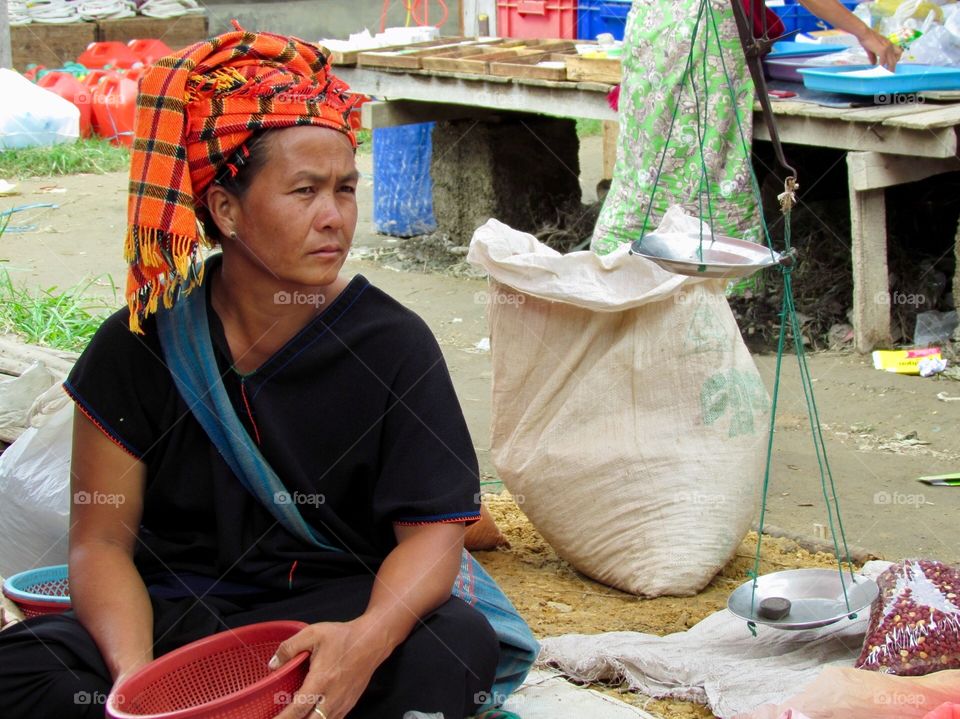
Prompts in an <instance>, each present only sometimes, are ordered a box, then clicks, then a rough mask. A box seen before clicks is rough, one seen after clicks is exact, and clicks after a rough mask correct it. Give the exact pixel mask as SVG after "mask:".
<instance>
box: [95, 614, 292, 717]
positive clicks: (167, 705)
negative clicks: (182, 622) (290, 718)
mask: <svg viewBox="0 0 960 719" xmlns="http://www.w3.org/2000/svg"><path fill="white" fill-rule="evenodd" d="M306 626H307V625H306V624H304V623H303V622H290V621H280V622H263V623H260V624H250V625H248V626H245V627H238V628H236V629H231V630H229V631H226V632H220V633H219V634H214V635H213V636H212V637H207V638H206V639H201V640H199V641H196V642H192V643H190V644H187V645H185V646H183V647H180V648H179V649H177V650H175V651H172V652H170V653H169V654H165V655H163V656H162V657H160V658H159V659H155V660H154V661H152V662H150V663H149V664H148V665H147V666H145V667H143V668H142V669H140V670H139V671H138V672H135V673H134V674H131V675H130V676H129V677H128V678H126V679H124V680H123V681H121V682H120V683H119V684H118V685H117V686H115V687H114V689H113V691H111V692H110V696H109V697H108V698H107V716H108V717H110V719H157V718H158V717H163V718H164V719H214V717H216V719H272V717H275V716H276V715H277V714H279V713H280V712H281V711H282V710H283V709H284V708H285V706H286V704H287V703H289V702H290V701H291V700H292V699H293V697H294V695H295V694H296V692H297V690H298V689H299V688H300V686H301V685H302V684H303V680H304V678H306V676H307V669H308V668H309V661H308V659H309V657H310V654H309V652H302V653H300V654H298V655H297V656H296V657H294V658H293V659H291V660H290V661H288V662H287V663H286V664H284V665H283V666H282V667H280V668H279V669H277V670H276V671H270V670H269V669H268V667H267V662H269V661H270V658H271V657H272V656H273V655H274V653H275V652H276V651H277V647H278V646H280V643H281V642H283V641H284V640H286V639H289V638H290V637H292V636H293V635H294V634H296V633H297V632H299V631H300V630H301V629H303V628H304V627H306Z"/></svg>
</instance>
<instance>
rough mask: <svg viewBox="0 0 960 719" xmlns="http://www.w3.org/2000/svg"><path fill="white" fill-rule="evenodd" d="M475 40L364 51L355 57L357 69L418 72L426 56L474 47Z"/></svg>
mask: <svg viewBox="0 0 960 719" xmlns="http://www.w3.org/2000/svg"><path fill="white" fill-rule="evenodd" d="M476 44H477V41H476V40H462V39H459V40H456V41H454V42H449V41H448V42H444V43H442V44H440V45H434V46H432V47H427V48H424V47H422V46H420V47H418V46H417V45H409V46H407V47H403V48H400V49H399V50H366V51H364V52H361V53H359V54H358V55H357V66H358V67H375V68H392V69H399V70H419V69H420V68H421V67H422V65H421V61H422V59H423V57H424V56H425V55H427V54H436V53H438V52H442V51H443V50H453V49H456V48H459V47H465V46H469V45H476Z"/></svg>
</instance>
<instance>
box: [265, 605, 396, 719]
mask: <svg viewBox="0 0 960 719" xmlns="http://www.w3.org/2000/svg"><path fill="white" fill-rule="evenodd" d="M381 644H382V642H381V641H380V640H379V639H378V634H377V632H376V630H375V629H374V628H373V626H372V625H371V624H369V623H367V622H366V621H365V620H364V618H363V617H361V618H360V619H355V620H354V621H352V622H322V623H319V624H313V625H311V626H309V627H307V628H305V629H303V630H301V631H300V632H298V633H297V634H295V635H294V636H292V637H290V639H288V640H287V641H285V642H283V643H282V644H281V645H280V647H279V648H278V649H277V654H276V656H275V657H274V659H273V660H271V662H270V668H271V669H276V668H278V667H280V666H282V665H283V664H285V663H286V662H288V661H290V660H291V659H293V658H294V657H295V656H297V655H298V654H299V653H300V652H304V651H307V652H310V670H309V671H308V673H307V678H306V679H305V680H304V682H303V685H302V686H301V687H300V689H299V691H298V692H297V693H296V695H295V696H293V697H291V700H290V705H289V706H287V707H286V708H285V709H284V710H283V711H282V712H281V713H280V714H279V715H278V716H277V719H321V718H322V717H326V719H342V718H343V717H345V716H346V715H347V713H348V712H349V711H350V710H351V709H353V707H354V706H355V705H356V703H357V701H359V699H360V696H361V695H362V694H363V692H364V690H365V689H366V688H367V684H369V683H370V677H372V676H373V673H374V671H375V670H376V668H377V667H378V666H379V665H380V663H381V662H382V661H383V660H384V659H385V658H386V654H385V653H384V650H385V647H382V646H380V645H381Z"/></svg>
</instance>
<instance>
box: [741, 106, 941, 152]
mask: <svg viewBox="0 0 960 719" xmlns="http://www.w3.org/2000/svg"><path fill="white" fill-rule="evenodd" d="M776 121H777V128H778V130H779V131H780V139H781V140H782V141H783V142H789V143H793V144H796V145H811V146H813V147H832V148H835V149H838V150H850V151H857V150H859V151H864V152H865V151H872V152H883V153H887V154H892V155H914V156H918V157H953V156H954V155H955V154H956V152H957V133H956V132H955V131H954V129H953V128H940V129H934V130H925V131H922V132H921V131H918V130H908V129H905V128H899V127H887V126H885V125H879V124H877V125H870V126H865V125H862V124H860V123H854V122H837V121H836V119H835V118H824V117H809V116H797V115H778V116H777V118H776ZM753 136H754V139H757V140H769V139H770V135H769V133H768V132H767V129H766V127H765V126H764V124H763V115H761V114H760V113H754V120H753Z"/></svg>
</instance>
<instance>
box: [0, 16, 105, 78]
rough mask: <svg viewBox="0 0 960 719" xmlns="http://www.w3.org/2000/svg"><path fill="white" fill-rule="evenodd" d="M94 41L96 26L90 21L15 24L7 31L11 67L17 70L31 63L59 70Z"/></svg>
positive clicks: (25, 67)
mask: <svg viewBox="0 0 960 719" xmlns="http://www.w3.org/2000/svg"><path fill="white" fill-rule="evenodd" d="M96 39H97V26H96V24H95V23H90V22H78V23H66V24H63V25H54V24H45V23H31V24H29V25H15V26H14V27H11V28H10V49H11V51H12V55H13V66H14V68H16V69H17V70H21V71H23V70H26V69H27V65H31V64H32V65H44V66H46V67H49V68H53V67H63V64H64V63H67V62H72V61H75V60H76V59H77V57H78V56H79V55H80V53H82V52H83V51H84V50H86V49H87V45H89V44H90V43H92V42H96Z"/></svg>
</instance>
